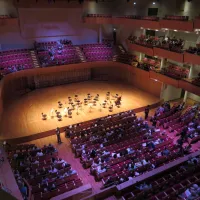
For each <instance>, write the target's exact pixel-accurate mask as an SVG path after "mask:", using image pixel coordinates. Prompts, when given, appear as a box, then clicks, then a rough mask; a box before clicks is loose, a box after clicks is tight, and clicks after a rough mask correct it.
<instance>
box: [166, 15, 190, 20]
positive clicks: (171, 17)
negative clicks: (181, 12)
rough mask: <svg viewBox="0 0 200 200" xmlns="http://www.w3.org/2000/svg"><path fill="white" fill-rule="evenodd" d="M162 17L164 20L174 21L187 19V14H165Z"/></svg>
mask: <svg viewBox="0 0 200 200" xmlns="http://www.w3.org/2000/svg"><path fill="white" fill-rule="evenodd" d="M163 19H166V20H176V21H188V20H189V17H188V16H175V15H166V16H165V17H164V18H163Z"/></svg>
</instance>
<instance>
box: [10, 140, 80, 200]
mask: <svg viewBox="0 0 200 200" xmlns="http://www.w3.org/2000/svg"><path fill="white" fill-rule="evenodd" d="M7 154H8V158H9V160H10V164H11V167H12V169H13V172H14V175H15V178H16V181H17V184H18V186H19V189H20V191H21V193H22V196H23V197H24V199H27V197H28V196H29V197H30V196H32V198H33V199H37V200H38V199H41V200H42V199H44V200H45V199H46V200H47V199H50V198H52V197H54V196H57V195H59V194H62V193H65V192H67V191H70V190H73V189H75V188H78V187H80V186H82V181H81V179H80V178H79V177H78V174H77V172H76V171H75V170H73V169H71V165H70V164H69V163H67V162H66V161H64V160H63V159H61V158H58V152H57V150H56V149H55V148H54V147H53V146H52V145H51V144H49V145H48V146H44V147H43V148H38V147H36V146H35V145H34V144H32V145H17V146H12V147H10V148H7Z"/></svg>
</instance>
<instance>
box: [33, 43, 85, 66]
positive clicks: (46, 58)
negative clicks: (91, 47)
mask: <svg viewBox="0 0 200 200" xmlns="http://www.w3.org/2000/svg"><path fill="white" fill-rule="evenodd" d="M36 47H37V52H38V58H39V61H40V64H41V66H42V67H47V66H55V65H65V64H73V63H79V62H81V59H80V58H79V56H78V54H77V52H76V49H75V47H74V46H73V45H72V44H71V42H70V41H65V42H64V43H63V42H61V41H59V42H56V41H52V42H43V43H37V44H36Z"/></svg>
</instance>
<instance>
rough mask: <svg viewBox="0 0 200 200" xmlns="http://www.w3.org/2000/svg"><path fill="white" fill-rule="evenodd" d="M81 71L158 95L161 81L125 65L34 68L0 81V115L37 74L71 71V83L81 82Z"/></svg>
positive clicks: (55, 77)
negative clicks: (156, 80) (72, 79)
mask: <svg viewBox="0 0 200 200" xmlns="http://www.w3.org/2000/svg"><path fill="white" fill-rule="evenodd" d="M83 71H84V73H86V74H87V77H89V79H94V80H104V81H105V80H113V81H121V82H125V83H128V84H131V85H133V86H135V87H138V88H139V89H141V90H144V91H146V92H149V93H151V94H153V95H155V96H157V97H160V91H161V83H160V82H155V81H153V80H152V79H150V78H149V73H148V72H145V71H143V70H139V69H137V68H135V67H132V66H130V65H127V64H122V63H118V62H112V61H105V62H88V63H79V64H71V65H63V66H54V67H48V68H35V69H29V70H24V71H19V72H16V73H12V74H8V75H7V76H5V77H4V78H3V80H2V81H1V82H0V116H1V117H2V113H3V110H4V108H5V107H6V106H8V105H9V104H10V103H12V101H14V100H15V99H16V98H18V97H20V96H21V95H22V94H26V92H28V91H30V90H32V89H35V88H36V83H35V80H36V79H38V77H40V80H41V79H42V78H41V76H42V77H44V78H45V80H47V81H51V80H52V79H53V80H60V79H61V74H66V75H68V76H69V74H73V75H72V76H73V77H74V76H75V78H76V79H74V80H76V81H73V82H80V81H83V80H82V76H80V73H83ZM67 72H69V73H67ZM72 72H73V73H72ZM48 77H50V78H48ZM52 77H53V78H52ZM63 84H65V83H63ZM54 85H56V84H54ZM57 85H58V84H57Z"/></svg>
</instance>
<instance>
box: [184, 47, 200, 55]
mask: <svg viewBox="0 0 200 200" xmlns="http://www.w3.org/2000/svg"><path fill="white" fill-rule="evenodd" d="M186 52H188V53H192V54H197V55H199V56H200V48H197V47H189V49H187V50H186Z"/></svg>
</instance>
